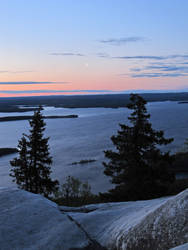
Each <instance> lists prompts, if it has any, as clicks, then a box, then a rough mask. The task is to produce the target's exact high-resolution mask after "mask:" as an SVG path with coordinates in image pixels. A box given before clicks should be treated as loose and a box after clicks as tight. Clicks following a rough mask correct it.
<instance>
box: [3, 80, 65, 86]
mask: <svg viewBox="0 0 188 250" xmlns="http://www.w3.org/2000/svg"><path fill="white" fill-rule="evenodd" d="M67 83H68V82H27V81H26V82H0V85H27V84H28V85H32V84H67Z"/></svg>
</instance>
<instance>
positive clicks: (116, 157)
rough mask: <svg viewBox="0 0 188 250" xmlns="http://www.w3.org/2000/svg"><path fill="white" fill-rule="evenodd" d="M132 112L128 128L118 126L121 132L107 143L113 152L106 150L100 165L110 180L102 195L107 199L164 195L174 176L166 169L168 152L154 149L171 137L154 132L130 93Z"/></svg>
mask: <svg viewBox="0 0 188 250" xmlns="http://www.w3.org/2000/svg"><path fill="white" fill-rule="evenodd" d="M130 101H131V103H130V104H129V105H128V106H127V107H128V108H129V109H131V110H133V112H132V114H131V115H130V116H129V117H128V119H129V122H130V124H131V125H132V126H129V125H125V124H120V128H121V130H119V131H118V134H117V135H116V136H112V137H111V140H112V142H113V144H114V145H115V147H116V151H112V150H107V151H105V152H104V153H105V156H106V157H107V158H108V159H109V161H108V162H107V163H106V162H104V163H103V165H104V167H105V170H104V173H105V174H106V175H107V176H110V177H111V182H112V183H113V184H115V187H114V189H111V190H109V192H108V193H106V194H103V197H106V198H109V199H111V200H136V199H149V198H154V197H158V196H162V195H165V192H166V190H167V186H168V184H169V182H173V181H174V175H173V174H172V173H170V171H169V167H170V164H171V162H172V157H171V156H170V154H169V152H165V153H162V152H161V150H160V149H159V147H158V146H160V145H167V144H169V143H171V142H172V141H173V139H172V138H169V139H166V138H164V132H163V131H161V130H160V131H156V130H154V129H153V128H152V125H151V123H150V122H149V118H150V114H148V113H147V109H146V101H145V100H144V99H143V98H142V97H141V96H139V95H137V94H131V96H130Z"/></svg>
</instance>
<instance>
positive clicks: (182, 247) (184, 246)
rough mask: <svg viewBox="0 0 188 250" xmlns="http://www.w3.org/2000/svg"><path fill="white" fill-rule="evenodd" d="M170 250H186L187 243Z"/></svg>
mask: <svg viewBox="0 0 188 250" xmlns="http://www.w3.org/2000/svg"><path fill="white" fill-rule="evenodd" d="M171 250H188V243H186V244H183V245H181V246H178V247H175V248H171Z"/></svg>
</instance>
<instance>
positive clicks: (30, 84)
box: [0, 0, 188, 97]
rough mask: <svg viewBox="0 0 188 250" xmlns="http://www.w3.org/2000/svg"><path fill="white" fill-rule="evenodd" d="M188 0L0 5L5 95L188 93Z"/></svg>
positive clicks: (11, 0)
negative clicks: (154, 91)
mask: <svg viewBox="0 0 188 250" xmlns="http://www.w3.org/2000/svg"><path fill="white" fill-rule="evenodd" d="M187 13H188V1H187V0H28V1H26V0H0V56H1V60H0V97H7V96H29V95H54V94H58V95H60V94H63V95H64V94H98V93H124V92H126V91H130V90H143V92H144V91H150V90H151V91H153V90H158V91H159V90H160V91H167V90H168V91H169V90H178V91H188V14H187Z"/></svg>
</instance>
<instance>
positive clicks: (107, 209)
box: [0, 188, 188, 250]
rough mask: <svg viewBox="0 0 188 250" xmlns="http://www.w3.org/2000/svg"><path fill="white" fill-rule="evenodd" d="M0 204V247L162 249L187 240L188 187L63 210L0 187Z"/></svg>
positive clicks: (87, 249)
mask: <svg viewBox="0 0 188 250" xmlns="http://www.w3.org/2000/svg"><path fill="white" fill-rule="evenodd" d="M0 204H1V206H0V214H1V216H0V246H1V250H6V249H7V250H10V249H15V250H17V249H19V250H20V249H31V250H32V249H33V250H34V249H40V250H43V249H45V250H46V249H47V250H48V249H50V250H53V249H54V250H55V249H63V250H68V249H69V250H71V249H72V250H73V249H85V250H91V249H93V250H100V249H109V250H110V249H112V250H115V249H121V250H133V249H134V250H151V249H152V250H166V249H170V248H172V247H175V246H178V245H181V244H184V243H186V242H188V220H187V218H188V190H185V191H184V192H182V193H180V194H178V195H177V196H173V197H166V198H160V199H154V200H148V201H134V202H121V203H106V204H96V205H88V206H83V207H80V208H67V207H58V206H57V205H56V204H55V203H53V202H51V201H49V200H47V199H45V198H44V197H42V196H40V195H36V194H32V193H29V192H26V191H23V190H19V189H16V188H1V189H0ZM177 249H178V248H177ZM182 249H184V248H182ZM185 249H186V248H185ZM187 249H188V248H187Z"/></svg>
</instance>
